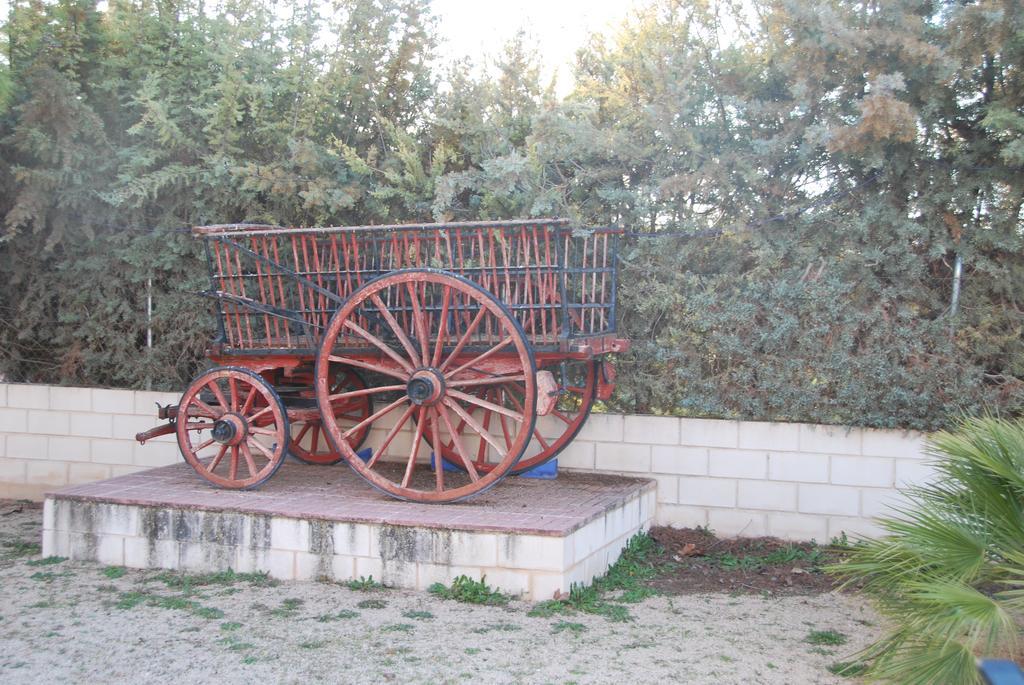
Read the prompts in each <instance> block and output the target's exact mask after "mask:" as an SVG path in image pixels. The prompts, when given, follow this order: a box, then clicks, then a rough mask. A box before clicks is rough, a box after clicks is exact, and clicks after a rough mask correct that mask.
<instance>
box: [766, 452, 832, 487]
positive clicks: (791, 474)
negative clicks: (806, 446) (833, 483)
mask: <svg viewBox="0 0 1024 685" xmlns="http://www.w3.org/2000/svg"><path fill="white" fill-rule="evenodd" d="M828 466H829V458H828V457H827V456H826V455H824V454H808V453H804V452H769V453H768V477H769V478H770V479H772V480H790V481H797V482H801V483H827V482H828Z"/></svg>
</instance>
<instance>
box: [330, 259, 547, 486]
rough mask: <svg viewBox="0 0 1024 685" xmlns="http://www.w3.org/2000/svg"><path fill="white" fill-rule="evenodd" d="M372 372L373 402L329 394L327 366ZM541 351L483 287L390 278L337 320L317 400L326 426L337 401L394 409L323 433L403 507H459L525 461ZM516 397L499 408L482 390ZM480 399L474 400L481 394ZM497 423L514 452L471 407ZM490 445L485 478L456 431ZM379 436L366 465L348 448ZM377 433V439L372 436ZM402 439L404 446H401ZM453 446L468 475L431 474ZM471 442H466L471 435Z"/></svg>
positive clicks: (359, 294)
mask: <svg viewBox="0 0 1024 685" xmlns="http://www.w3.org/2000/svg"><path fill="white" fill-rule="evenodd" d="M332 362H333V363H338V364H347V365H350V366H355V367H357V368H363V369H367V370H369V371H373V372H374V378H376V379H382V380H377V381H376V382H375V381H370V387H368V388H367V389H366V390H357V391H347V392H342V393H336V394H332V393H331V392H330V383H329V380H328V374H327V369H328V368H329V365H330V363H332ZM536 383H537V381H536V364H535V362H534V357H533V350H532V349H531V347H530V345H529V343H528V342H527V339H526V335H525V334H524V333H523V330H522V328H521V327H520V325H519V323H518V322H517V321H516V320H515V317H513V315H512V314H511V312H509V311H508V309H507V308H506V307H505V306H504V305H502V304H501V302H499V301H498V299H497V298H495V297H494V296H493V295H492V294H490V293H489V292H487V291H486V290H484V289H483V288H481V287H480V286H479V285H476V284H475V283H473V282H471V281H469V280H467V279H465V278H463V277H461V276H458V275H456V274H452V273H449V272H446V271H439V270H433V269H407V270H402V271H395V272H393V273H390V274H388V275H385V276H382V277H380V278H378V279H376V280H374V281H372V282H370V283H367V284H365V285H364V286H363V287H362V288H360V289H359V290H357V291H356V292H355V293H353V294H352V295H351V296H350V297H349V299H348V300H346V301H345V304H344V305H342V306H341V308H339V309H338V311H337V312H335V314H334V316H333V318H332V319H331V321H330V324H329V325H328V327H327V330H326V331H325V333H324V337H323V340H322V342H321V346H320V351H319V353H318V355H317V368H316V381H315V387H316V395H317V402H318V404H319V407H320V413H321V417H323V416H324V415H325V413H326V411H328V409H327V408H329V407H331V403H332V402H335V401H337V400H343V399H349V398H352V397H358V396H360V395H364V394H366V395H388V396H389V397H388V401H387V402H386V404H385V405H384V406H383V407H382V408H380V409H378V410H376V411H375V412H374V413H373V414H371V415H370V416H368V417H367V418H366V419H365V420H363V421H362V422H360V423H359V424H356V425H355V426H353V427H352V428H349V429H347V430H343V429H342V428H341V427H340V426H338V425H337V424H335V423H334V422H325V425H326V427H327V434H328V436H329V437H330V439H331V443H332V445H333V446H334V447H335V448H337V449H338V450H339V451H340V452H341V453H342V455H343V456H344V457H345V460H346V461H348V463H349V464H350V465H351V466H352V468H353V469H355V471H356V472H357V473H359V474H360V475H361V476H363V477H364V478H365V479H366V480H367V481H369V482H370V483H371V484H372V485H374V486H375V487H377V488H379V489H381V490H383V491H385V492H387V493H389V494H391V495H392V496H394V497H397V498H399V499H406V500H414V501H418V502H451V501H456V500H460V499H464V498H466V497H469V496H472V495H476V494H479V493H481V492H483V491H484V490H486V489H487V488H489V487H491V486H492V485H494V484H495V483H497V482H498V480H500V479H501V478H502V477H504V476H505V474H507V473H508V471H509V470H510V469H511V468H512V467H513V466H514V465H515V463H516V462H517V461H518V460H519V458H520V456H521V455H522V454H523V451H524V450H525V449H526V447H527V445H528V444H529V442H530V438H531V437H532V435H533V429H534V424H535V421H536V401H537V385H536ZM502 386H508V387H509V388H514V389H515V393H516V394H517V396H519V397H520V398H521V406H520V407H519V408H518V409H509V408H505V407H497V406H492V405H491V403H490V402H487V401H486V400H482V399H480V395H479V390H480V389H481V388H487V387H495V388H496V387H502ZM474 393H477V394H474ZM474 406H476V407H485V408H488V409H492V410H493V411H499V412H500V413H501V415H502V416H503V417H505V419H506V425H507V427H508V432H509V438H508V440H503V441H498V440H493V439H492V438H491V436H490V434H489V433H488V432H487V431H486V430H484V429H483V427H482V426H480V425H479V423H478V422H477V420H476V419H475V418H473V416H472V415H471V414H470V409H471V408H472V407H474ZM460 420H463V421H465V422H466V424H467V426H468V428H467V429H465V431H473V432H475V433H476V434H479V435H482V436H483V437H482V439H484V440H486V441H487V442H488V446H489V453H488V457H487V461H488V463H489V468H488V469H487V470H486V471H481V470H478V469H477V468H476V466H475V462H476V460H475V459H474V457H473V456H471V455H469V453H468V451H467V450H466V449H465V448H463V447H462V438H461V437H460V436H459V434H458V432H457V431H456V430H455V428H454V426H455V424H456V423H458V422H459V421H460ZM364 427H369V428H370V429H371V433H370V439H369V440H368V441H367V444H368V446H369V447H370V456H369V457H367V459H366V460H365V461H364V460H363V459H362V458H360V456H359V455H357V454H356V453H355V450H353V449H352V447H351V446H350V445H349V443H348V441H347V438H349V437H350V436H351V435H353V434H354V433H355V432H356V431H357V430H360V429H362V428H364ZM373 429H376V430H373ZM403 429H408V434H407V435H402V437H401V439H398V440H396V438H398V436H399V435H400V434H401V433H402V431H403ZM428 431H429V432H431V433H432V435H431V439H432V441H433V442H434V443H435V444H441V442H440V440H442V439H447V440H449V441H451V442H452V443H453V449H454V451H455V452H456V453H457V454H459V455H460V460H461V461H462V463H463V466H464V467H465V469H466V470H465V472H464V473H456V472H445V470H444V469H443V468H440V464H438V465H437V468H431V463H430V462H431V459H430V456H431V448H430V445H429V443H428V442H427V440H426V437H427V436H426V433H427V432H428ZM465 431H464V432H465Z"/></svg>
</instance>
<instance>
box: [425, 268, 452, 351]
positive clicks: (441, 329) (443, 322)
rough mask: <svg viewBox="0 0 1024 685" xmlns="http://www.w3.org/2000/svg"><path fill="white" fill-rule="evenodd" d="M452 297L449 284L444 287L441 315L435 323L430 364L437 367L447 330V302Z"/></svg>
mask: <svg viewBox="0 0 1024 685" xmlns="http://www.w3.org/2000/svg"><path fill="white" fill-rule="evenodd" d="M451 299H452V289H451V287H450V286H445V287H444V295H443V296H442V297H441V317H440V318H439V319H438V323H437V341H436V342H435V343H434V358H433V359H432V360H431V362H430V365H431V366H433V367H435V368H436V367H437V365H438V364H439V363H440V362H441V350H442V349H443V348H444V341H445V338H446V337H447V335H446V334H447V332H448V304H449V303H450V301H451Z"/></svg>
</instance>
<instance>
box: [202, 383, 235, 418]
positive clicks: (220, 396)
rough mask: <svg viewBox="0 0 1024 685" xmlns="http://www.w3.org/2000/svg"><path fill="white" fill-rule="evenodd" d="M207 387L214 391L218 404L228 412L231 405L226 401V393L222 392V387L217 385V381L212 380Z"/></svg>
mask: <svg viewBox="0 0 1024 685" xmlns="http://www.w3.org/2000/svg"><path fill="white" fill-rule="evenodd" d="M206 387H207V388H209V389H210V390H212V391H213V396H214V397H216V398H217V402H218V404H220V406H221V407H223V410H224V411H227V410H228V407H229V406H230V405H229V404H228V401H227V400H226V399H224V393H223V392H221V389H220V385H219V384H218V383H217V379H216V378H214V379H211V380H210V381H209V382H208V383H207V384H206Z"/></svg>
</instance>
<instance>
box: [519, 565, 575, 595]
mask: <svg viewBox="0 0 1024 685" xmlns="http://www.w3.org/2000/svg"><path fill="white" fill-rule="evenodd" d="M579 569H580V577H581V580H580V581H578V582H580V583H582V582H583V581H582V573H583V564H580V565H579ZM569 584H570V581H569V579H568V577H567V576H566V575H563V574H561V573H531V574H530V596H529V599H530V600H532V601H534V602H543V601H545V600H548V599H554V597H555V593H560V595H564V594H566V593H567V592H569Z"/></svg>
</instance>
